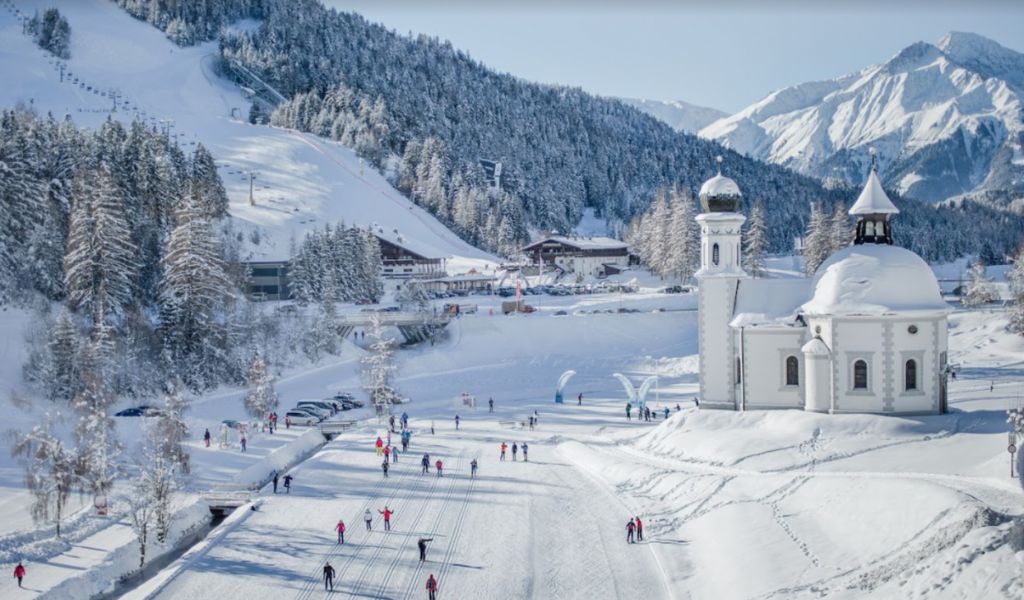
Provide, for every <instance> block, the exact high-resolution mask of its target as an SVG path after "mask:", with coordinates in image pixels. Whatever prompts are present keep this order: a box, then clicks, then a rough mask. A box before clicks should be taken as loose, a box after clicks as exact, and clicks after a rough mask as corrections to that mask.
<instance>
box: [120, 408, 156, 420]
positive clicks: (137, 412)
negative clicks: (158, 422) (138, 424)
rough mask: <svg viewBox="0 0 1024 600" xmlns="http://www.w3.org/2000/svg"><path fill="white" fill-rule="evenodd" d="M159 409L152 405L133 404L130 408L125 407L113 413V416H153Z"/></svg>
mask: <svg viewBox="0 0 1024 600" xmlns="http://www.w3.org/2000/svg"><path fill="white" fill-rule="evenodd" d="M159 410H160V409H158V408H155V407H153V406H133V407H131V408H126V409H124V410H122V411H120V412H116V413H114V416H115V417H155V416H158V415H159V414H160V413H159Z"/></svg>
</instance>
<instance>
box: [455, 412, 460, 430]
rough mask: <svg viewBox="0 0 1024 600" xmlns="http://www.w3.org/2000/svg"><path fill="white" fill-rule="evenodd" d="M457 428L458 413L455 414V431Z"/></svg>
mask: <svg viewBox="0 0 1024 600" xmlns="http://www.w3.org/2000/svg"><path fill="white" fill-rule="evenodd" d="M458 430H459V415H455V431H458Z"/></svg>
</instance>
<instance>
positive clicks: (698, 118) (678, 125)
mask: <svg viewBox="0 0 1024 600" xmlns="http://www.w3.org/2000/svg"><path fill="white" fill-rule="evenodd" d="M620 100H622V101H623V102H625V103H626V104H628V105H630V106H632V107H633V108H637V109H639V110H642V111H643V112H645V113H647V114H649V115H651V116H652V117H654V118H655V119H658V120H659V121H662V122H664V123H665V124H667V125H668V126H670V127H671V128H672V129H675V130H676V131H683V132H686V133H697V132H698V131H700V130H701V129H703V128H705V127H707V126H708V125H710V124H711V123H714V122H715V121H717V120H719V119H722V118H725V117H727V116H729V113H727V112H724V111H721V110H718V109H717V108H708V107H706V106H698V105H696V104H690V103H689V102H683V101H682V100H670V101H667V102H666V101H663V100H643V99H638V98H620Z"/></svg>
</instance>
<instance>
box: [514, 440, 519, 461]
mask: <svg viewBox="0 0 1024 600" xmlns="http://www.w3.org/2000/svg"><path fill="white" fill-rule="evenodd" d="M518 451H519V446H517V445H516V443H515V442H512V460H513V461H514V460H515V459H516V452H518Z"/></svg>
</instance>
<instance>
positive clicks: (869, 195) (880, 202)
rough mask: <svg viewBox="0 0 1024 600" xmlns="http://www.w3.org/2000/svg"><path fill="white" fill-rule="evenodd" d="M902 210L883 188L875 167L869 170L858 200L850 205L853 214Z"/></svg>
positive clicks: (892, 213)
mask: <svg viewBox="0 0 1024 600" xmlns="http://www.w3.org/2000/svg"><path fill="white" fill-rule="evenodd" d="M898 212H900V209H898V208H896V205H895V204H893V203H892V200H889V196H888V195H886V193H885V190H883V189H882V182H881V181H879V180H878V174H877V173H875V170H874V169H871V171H870V172H868V180H867V182H866V183H865V184H864V189H863V190H861V192H860V196H858V197H857V201H856V202H854V204H853V206H851V207H850V214H851V215H894V214H896V213H898Z"/></svg>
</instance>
